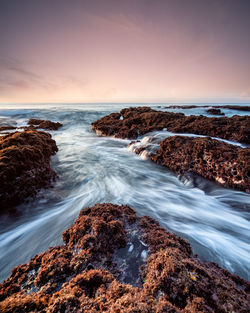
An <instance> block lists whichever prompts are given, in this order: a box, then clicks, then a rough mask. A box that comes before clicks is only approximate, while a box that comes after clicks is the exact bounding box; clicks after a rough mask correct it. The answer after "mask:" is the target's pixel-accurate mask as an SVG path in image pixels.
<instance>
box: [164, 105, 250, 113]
mask: <svg viewBox="0 0 250 313" xmlns="http://www.w3.org/2000/svg"><path fill="white" fill-rule="evenodd" d="M165 108H166V109H196V108H216V109H228V110H237V111H246V112H249V111H250V106H246V105H213V106H211V105H169V106H165Z"/></svg>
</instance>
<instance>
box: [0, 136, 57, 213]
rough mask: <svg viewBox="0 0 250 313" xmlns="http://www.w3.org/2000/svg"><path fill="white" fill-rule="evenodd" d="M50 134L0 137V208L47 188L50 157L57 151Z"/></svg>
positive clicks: (50, 178) (50, 176)
mask: <svg viewBox="0 0 250 313" xmlns="http://www.w3.org/2000/svg"><path fill="white" fill-rule="evenodd" d="M57 150H58V149H57V146H56V143H55V141H54V140H53V139H51V135H50V134H48V133H45V132H41V131H23V132H15V133H11V134H8V135H6V136H2V137H0V181H1V184H0V208H1V210H2V209H4V208H10V207H11V206H15V205H18V204H20V203H21V202H22V201H23V200H24V199H25V198H27V197H29V196H33V195H35V194H36V193H37V191H38V190H39V189H41V188H44V187H46V186H48V185H49V184H50V182H51V180H52V179H54V178H55V176H56V174H55V172H54V171H53V170H52V169H51V168H50V156H52V155H53V154H55V153H56V152H57Z"/></svg>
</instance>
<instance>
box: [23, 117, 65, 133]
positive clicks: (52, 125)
mask: <svg viewBox="0 0 250 313" xmlns="http://www.w3.org/2000/svg"><path fill="white" fill-rule="evenodd" d="M28 124H29V125H30V126H31V127H33V128H36V129H38V128H41V129H46V130H58V129H59V128H60V127H62V126H63V125H62V124H61V123H59V122H51V121H49V120H39V119H35V118H31V119H29V121H28Z"/></svg>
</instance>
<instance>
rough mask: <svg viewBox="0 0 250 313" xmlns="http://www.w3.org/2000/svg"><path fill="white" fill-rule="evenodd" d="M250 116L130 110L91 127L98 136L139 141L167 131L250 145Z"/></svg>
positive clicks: (95, 123) (102, 119)
mask: <svg viewBox="0 0 250 313" xmlns="http://www.w3.org/2000/svg"><path fill="white" fill-rule="evenodd" d="M249 126H250V116H237V115H235V116H233V117H220V118H215V117H206V116H202V115H200V116H194V115H191V116H185V115H184V114H183V113H171V112H162V111H155V110H152V109H151V108H149V107H138V108H128V109H123V110H121V112H120V113H112V114H110V115H107V116H105V117H103V118H101V119H100V120H98V121H96V122H94V123H92V129H93V130H95V131H96V133H97V134H100V135H104V136H115V137H118V138H129V139H136V138H137V137H138V136H139V135H143V134H145V133H148V132H151V131H154V130H162V129H164V128H167V130H168V131H171V132H175V133H193V134H198V135H205V136H213V137H220V138H223V139H228V140H235V141H239V142H242V143H250V127H249Z"/></svg>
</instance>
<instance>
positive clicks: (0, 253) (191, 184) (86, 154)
mask: <svg viewBox="0 0 250 313" xmlns="http://www.w3.org/2000/svg"><path fill="white" fill-rule="evenodd" d="M142 105H147V106H151V107H152V108H155V109H157V110H165V111H172V112H183V113H185V114H186V115H191V114H195V115H200V114H203V115H207V116H209V115H208V114H207V113H206V110H207V108H202V107H198V108H194V109H185V110H183V109H165V108H164V107H165V106H168V105H169V104H133V105H132V104H8V105H7V104H6V105H4V104H2V105H0V122H1V124H12V125H16V126H23V125H26V124H27V121H28V119H29V118H38V119H49V120H52V121H55V122H61V123H63V125H64V126H63V127H62V128H60V129H59V130H58V131H52V132H50V133H51V134H52V136H53V139H55V140H56V143H57V146H58V148H59V151H58V153H57V154H56V155H55V156H53V157H52V159H51V161H52V168H53V169H54V170H55V171H56V173H57V174H58V178H57V181H56V182H55V184H54V188H51V189H48V190H42V191H41V192H39V194H38V195H37V197H36V199H35V200H34V199H30V200H29V201H27V203H25V204H22V205H20V206H19V207H18V210H17V212H16V213H12V214H2V215H0V281H2V280H3V279H5V278H6V277H8V276H9V274H10V272H11V269H12V268H13V267H14V266H16V265H18V264H21V263H25V262H27V261H29V260H30V258H31V257H33V256H34V255H35V254H38V253H41V252H42V251H45V250H46V249H47V248H48V247H50V246H55V245H58V244H61V243H62V239H61V233H62V232H63V231H64V230H65V229H66V228H67V227H69V226H70V225H72V223H73V222H74V220H75V219H76V217H77V216H78V214H79V212H80V210H81V209H82V208H83V207H86V206H92V205H94V204H96V203H103V202H111V203H116V204H128V205H129V206H131V207H132V208H134V209H135V210H136V211H137V214H138V215H139V216H143V215H149V216H151V217H153V218H155V219H156V220H158V221H159V222H160V224H161V225H162V226H163V227H165V228H166V229H167V230H169V231H171V232H173V233H176V234H178V235H180V236H181V237H183V238H186V239H188V240H189V242H190V243H191V245H192V247H193V250H194V252H195V253H197V254H199V256H200V257H201V258H202V259H203V260H206V261H213V262H216V263H218V264H219V265H220V266H222V267H224V268H226V269H228V270H229V271H231V272H233V273H236V274H238V275H239V276H241V277H243V278H246V279H248V280H250V262H249V260H250V195H248V194H246V193H244V192H240V191H234V190H231V189H225V188H222V187H220V186H218V185H217V184H215V183H212V182H208V181H206V180H204V179H199V178H192V177H182V178H181V179H180V178H178V176H177V175H175V174H174V173H172V172H171V171H169V170H168V169H166V168H163V167H161V166H159V165H156V164H154V163H152V162H151V161H149V160H143V159H141V158H140V157H139V156H138V155H135V154H134V153H132V152H131V151H129V149H128V147H127V146H128V144H129V142H130V140H122V139H115V138H109V137H98V136H97V135H96V134H95V133H94V132H92V131H91V123H92V122H94V121H96V120H97V119H99V118H101V117H103V116H104V115H107V114H109V113H112V112H119V111H120V110H121V109H122V108H124V107H131V106H142ZM181 105H183V104H181ZM188 105H190V104H188ZM196 105H197V104H196ZM198 105H199V106H202V105H207V104H204V103H200V104H198ZM208 105H209V104H208ZM216 105H217V104H216ZM223 105H224V104H223ZM240 105H247V104H240ZM248 105H249V104H248ZM159 106H160V107H159ZM222 112H224V113H225V115H226V116H232V115H235V114H237V115H247V114H249V112H244V111H236V110H228V109H222ZM146 136H147V135H145V136H143V137H146Z"/></svg>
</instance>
